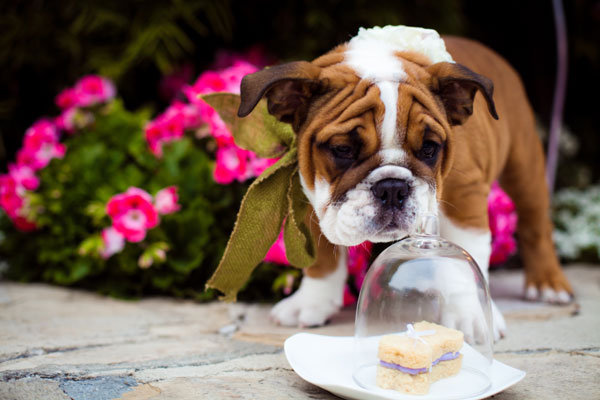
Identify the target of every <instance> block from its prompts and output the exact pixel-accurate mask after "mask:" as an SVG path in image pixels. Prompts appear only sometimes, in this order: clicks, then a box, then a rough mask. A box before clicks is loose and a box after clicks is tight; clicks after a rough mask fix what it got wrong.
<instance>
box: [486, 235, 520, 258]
mask: <svg viewBox="0 0 600 400" xmlns="http://www.w3.org/2000/svg"><path fill="white" fill-rule="evenodd" d="M516 251H517V241H516V240H515V238H514V237H512V236H499V237H495V238H493V240H492V254H491V255H490V264H492V265H495V264H502V263H503V262H505V261H506V260H508V258H509V257H510V256H511V255H512V254H514V253H515V252H516Z"/></svg>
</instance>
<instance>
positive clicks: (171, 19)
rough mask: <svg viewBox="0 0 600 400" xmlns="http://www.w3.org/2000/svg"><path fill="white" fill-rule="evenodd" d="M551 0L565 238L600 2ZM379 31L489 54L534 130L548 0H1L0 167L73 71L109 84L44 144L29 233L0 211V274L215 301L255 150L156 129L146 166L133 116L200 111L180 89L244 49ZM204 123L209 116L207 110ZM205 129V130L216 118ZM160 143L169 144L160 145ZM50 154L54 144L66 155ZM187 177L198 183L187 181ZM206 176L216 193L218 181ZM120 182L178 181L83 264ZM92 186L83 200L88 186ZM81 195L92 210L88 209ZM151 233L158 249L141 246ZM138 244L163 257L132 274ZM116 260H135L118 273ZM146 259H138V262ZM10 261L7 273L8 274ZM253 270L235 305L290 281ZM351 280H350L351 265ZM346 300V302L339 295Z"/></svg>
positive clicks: (587, 117)
mask: <svg viewBox="0 0 600 400" xmlns="http://www.w3.org/2000/svg"><path fill="white" fill-rule="evenodd" d="M564 6H565V12H566V17H567V28H568V34H569V86H568V92H567V101H566V109H565V120H564V121H565V126H566V127H567V126H568V128H566V127H565V131H566V132H567V134H565V135H563V139H562V140H563V143H561V149H562V153H561V163H560V164H559V173H558V181H557V185H558V188H559V189H564V188H568V187H576V188H579V189H581V190H583V191H584V192H581V193H582V195H581V196H582V198H586V199H588V200H589V201H588V200H586V202H584V203H581V202H580V203H577V204H574V203H573V202H571V203H569V205H568V208H569V209H570V210H574V209H578V210H580V211H578V212H579V213H580V214H581V216H580V217H578V218H577V219H576V218H566V217H564V215H566V214H565V213H564V209H565V207H566V206H564V204H566V203H564V202H563V200H564V198H563V197H560V196H559V197H557V202H558V204H557V208H556V209H557V210H559V214H557V215H560V216H558V217H557V227H558V229H559V230H560V231H562V232H564V234H565V235H570V234H571V233H570V232H573V231H572V229H575V228H576V227H579V226H580V225H576V224H575V221H576V220H577V221H581V218H583V219H585V220H586V221H588V222H587V223H588V224H589V223H593V221H595V219H594V218H596V217H594V215H595V214H593V213H592V214H593V215H592V214H589V213H587V214H586V213H585V212H584V211H585V210H586V209H588V208H589V207H590V204H592V205H593V204H597V202H598V201H600V200H598V199H597V196H595V195H594V193H595V192H594V189H593V188H591V189H586V188H589V187H590V185H591V183H593V182H598V181H599V180H600V167H599V165H600V159H599V157H598V150H597V149H598V148H600V135H598V134H597V132H598V129H597V127H598V126H599V125H600V115H599V114H598V112H597V110H596V107H597V106H596V104H595V102H594V101H591V100H590V93H591V94H594V93H598V92H599V91H600V87H599V83H600V81H599V80H598V79H595V76H596V75H597V73H598V71H599V70H600V68H599V67H600V48H599V47H598V45H597V44H598V43H597V38H598V37H600V35H599V33H600V32H599V31H600V2H599V1H593V0H577V1H570V2H565V3H564ZM531 21H535V23H531ZM386 24H407V25H413V26H425V27H429V28H433V29H436V30H438V31H439V32H441V33H446V34H456V35H463V36H468V37H471V38H473V39H476V40H480V41H482V42H483V43H485V44H487V45H489V46H491V47H492V48H494V49H495V50H497V51H498V52H499V53H500V54H502V55H503V56H504V57H506V58H507V59H508V60H509V61H510V62H511V63H512V64H513V66H515V68H516V69H517V70H518V71H519V72H520V74H521V75H522V77H523V80H524V83H525V86H526V88H527V91H528V94H529V96H530V99H531V101H532V104H533V107H534V109H535V110H536V113H537V115H538V118H539V121H540V132H541V135H542V137H545V131H546V127H547V121H549V119H550V118H549V115H550V110H551V99H552V94H553V82H554V76H555V67H554V66H555V65H556V57H555V39H554V23H553V15H552V7H551V4H550V2H549V1H531V2H522V1H520V2H518V1H507V2H495V3H489V2H473V1H468V0H414V1H405V2H397V1H392V0H386V1H366V0H348V1H341V0H328V1H314V0H310V1H305V2H281V1H279V2H275V1H259V2H232V1H228V0H223V1H210V0H186V1H182V0H162V1H155V2H145V1H141V0H130V1H114V0H103V1H98V0H90V1H84V2H82V1H75V0H58V1H52V2H50V1H44V0H35V1H21V0H16V1H12V2H4V3H2V4H0V29H1V31H2V33H3V34H2V35H1V36H0V67H1V68H2V71H3V74H2V75H1V76H0V88H2V90H1V91H0V135H1V136H0V163H1V164H2V165H6V167H2V168H0V173H2V172H6V170H7V168H8V162H9V161H11V160H15V159H16V158H17V151H18V150H19V149H20V148H21V146H22V143H23V136H24V134H25V132H26V131H27V129H28V127H30V126H31V125H32V122H34V121H36V120H38V119H39V118H40V117H43V116H52V115H57V113H58V110H57V108H56V107H55V106H54V105H53V99H54V97H55V95H56V93H59V92H61V91H62V90H63V89H65V87H67V86H68V85H69V84H71V83H72V82H75V81H77V79H78V78H79V77H81V76H83V75H85V74H89V73H96V74H100V75H103V76H106V77H107V78H109V79H111V80H112V81H113V82H114V86H115V87H117V88H118V91H119V98H118V99H117V100H114V101H110V102H108V103H106V104H103V105H98V104H97V105H95V106H92V107H81V108H79V109H78V111H77V113H74V112H73V111H71V114H69V115H66V112H65V111H66V110H65V111H63V114H61V116H62V117H68V118H67V121H71V122H72V123H75V125H77V126H76V130H78V131H79V132H78V134H76V135H72V136H69V135H68V134H64V136H63V137H64V138H65V139H63V140H61V141H60V142H56V145H57V146H58V147H56V148H55V151H56V154H55V156H56V157H57V159H55V160H53V161H48V162H49V165H48V166H47V167H46V168H43V169H42V170H40V171H39V174H38V175H36V178H37V179H40V180H41V184H40V189H39V191H38V192H34V191H31V192H32V193H31V195H28V196H26V198H27V210H28V213H32V214H31V215H29V216H30V217H31V218H34V217H35V210H36V207H38V208H39V209H40V210H41V208H43V209H44V213H42V214H40V216H39V218H40V219H39V221H38V220H36V221H35V226H37V227H38V228H39V229H38V230H36V231H34V232H30V233H28V234H26V233H22V232H17V231H14V229H15V228H14V225H13V224H12V223H11V222H10V221H9V219H8V218H7V217H8V216H7V215H5V216H3V217H2V218H1V222H0V233H1V236H0V240H1V241H2V242H1V243H2V244H1V247H2V254H1V257H2V259H3V260H6V261H8V262H9V263H10V264H11V266H13V270H12V272H11V276H13V277H15V278H19V279H25V280H28V279H43V280H46V281H51V282H56V283H60V284H72V283H77V284H79V285H81V286H86V287H94V288H99V289H100V290H101V291H104V292H111V293H113V294H117V295H126V296H136V295H140V294H142V293H148V292H150V293H154V292H159V293H172V294H176V295H188V296H195V297H198V298H210V297H212V296H213V295H214V294H213V293H208V294H207V293H202V292H201V288H202V283H203V282H204V280H205V279H206V277H207V275H208V274H209V273H210V272H211V269H210V268H199V266H200V265H206V266H212V267H214V266H215V265H216V263H217V261H218V258H219V256H220V253H221V251H222V249H223V247H224V244H225V241H226V238H227V236H228V234H229V232H230V230H231V227H232V225H233V219H234V216H235V210H236V209H237V206H238V204H239V201H240V199H241V196H242V194H243V193H244V191H245V188H246V187H247V184H248V182H247V181H246V179H247V178H250V177H251V175H255V173H250V175H248V176H245V177H243V179H238V178H240V177H242V176H241V175H240V174H242V172H243V171H245V170H243V168H245V167H243V166H245V165H252V162H254V161H253V158H252V155H249V154H247V153H244V152H243V151H238V150H235V149H234V150H232V149H231V148H230V147H228V144H227V143H223V142H222V141H219V140H218V139H217V138H215V137H207V136H206V135H204V136H203V134H202V129H203V128H202V127H200V128H198V127H194V129H193V130H194V131H195V133H193V134H189V135H181V134H180V133H177V132H176V133H173V132H170V133H169V132H167V133H166V134H165V132H166V131H165V130H164V129H163V130H161V129H162V128H161V129H159V131H158V133H159V136H155V137H158V138H159V139H157V140H156V141H155V142H154V144H155V145H157V146H158V147H156V148H155V150H156V149H160V150H161V151H163V155H162V156H161V157H158V158H157V157H156V156H155V155H153V152H152V151H149V150H152V149H151V148H149V147H148V145H149V144H150V145H151V144H152V141H148V140H149V137H151V136H152V133H150V134H149V132H148V127H149V126H150V125H146V123H147V122H148V121H150V120H151V118H152V117H153V116H154V115H156V114H157V112H158V111H160V110H165V111H164V112H163V113H161V114H160V115H159V116H158V117H156V118H155V119H154V120H153V122H154V123H155V124H156V125H160V123H162V122H164V121H169V120H170V118H172V117H173V115H176V116H178V115H179V114H178V113H180V112H184V111H185V109H186V107H188V108H189V107H191V106H194V107H201V106H198V105H194V102H193V101H190V99H189V95H188V96H187V97H186V92H185V91H184V90H183V88H185V87H192V88H193V87H194V85H192V83H193V82H194V79H195V78H196V77H197V76H199V75H201V73H202V72H203V71H207V70H211V69H212V70H222V69H223V68H226V67H229V66H232V65H233V63H234V61H235V60H234V59H235V57H236V56H235V54H236V53H235V52H237V54H240V52H244V57H245V60H246V61H247V62H249V63H250V64H254V65H256V66H258V67H260V66H262V65H260V64H261V63H262V64H263V65H264V64H270V63H273V62H274V60H280V61H290V60H297V59H311V58H313V57H316V56H318V55H320V54H322V53H323V52H325V51H327V50H329V49H330V48H332V47H333V46H335V45H337V44H338V43H341V42H343V41H345V40H347V39H349V38H350V37H351V36H353V35H354V34H355V33H356V32H357V30H358V27H360V26H374V25H386ZM232 50H233V51H234V52H231V51H232ZM268 55H271V56H268ZM199 81H200V79H198V80H197V81H196V83H197V82H199ZM592 98H593V97H592ZM60 107H62V106H60ZM129 110H137V111H129ZM205 111H206V110H205ZM90 118H91V119H90ZM178 118H179V117H176V118H175V119H176V120H178V121H179V119H178ZM203 118H208V119H207V120H206V121H210V118H209V117H207V116H206V115H204V117H203ZM161 121H162V122H161ZM206 121H205V122H206ZM60 123H61V122H60V121H59V120H57V121H56V124H57V125H60ZM206 124H207V125H208V126H210V127H211V129H212V130H213V131H214V128H215V126H214V124H213V125H211V124H210V122H206ZM171 128H173V126H171ZM187 128H189V127H187ZM187 128H184V130H185V129H187ZM59 129H64V127H60V126H59ZM177 129H179V128H177ZM199 131H200V133H199ZM155 133H156V132H155ZM205 133H206V131H205V132H204V134H205ZM162 134H165V136H160V135H162ZM170 135H171V136H170ZM173 135H174V136H173ZM173 137H175V138H176V139H177V140H171V139H172V138H173ZM144 139H146V140H144ZM62 145H66V152H64V153H65V154H64V156H62V155H61V151H62V150H61V146H62ZM63 150H64V149H63ZM155 154H157V153H155ZM60 157H64V158H60ZM219 157H220V158H219ZM218 158H219V159H220V161H221V162H217V161H218V160H217V159H218ZM192 160H193V162H192ZM242 164H243V166H242ZM215 165H220V166H228V167H227V168H225V170H222V171H221V172H222V173H223V174H221V175H218V176H219V177H220V178H219V177H217V176H216V175H215V171H216V169H215ZM263 167H266V166H265V165H263V166H262V167H258V169H257V170H256V173H258V171H260V168H263ZM236 168H237V169H236ZM240 168H241V169H240ZM250 169H252V168H250ZM242 170H243V171H242ZM190 176H193V177H194V179H197V181H196V182H202V185H195V186H194V185H193V184H192V182H190V180H189V177H190ZM25 178H27V177H25ZM25 178H24V179H25ZM29 178H31V177H29ZM107 178H110V179H107ZM215 179H217V181H218V180H219V179H221V183H228V184H227V185H219V184H217V183H216V182H215ZM28 184H29V185H32V182H31V181H28ZM131 186H135V187H141V188H143V189H145V190H146V191H148V193H149V195H154V194H156V193H157V191H158V190H159V189H163V188H165V187H169V186H177V190H178V196H179V203H180V204H181V206H182V208H181V209H180V211H178V212H175V213H173V214H170V215H165V216H164V218H162V217H161V218H162V222H161V223H160V225H159V226H158V227H157V228H154V229H151V230H149V231H148V240H150V241H149V242H148V243H147V247H146V248H144V247H143V246H138V245H133V244H131V243H127V244H126V245H125V246H124V249H123V251H122V252H120V253H118V254H115V255H114V256H113V257H111V258H109V259H108V261H107V262H103V261H102V258H101V257H96V258H94V257H88V256H85V257H84V255H82V254H81V253H82V252H83V253H85V252H86V251H89V250H90V249H93V248H94V246H98V243H100V242H99V241H98V239H99V238H100V236H98V235H99V234H100V232H101V231H102V229H104V228H106V227H107V226H109V225H110V224H109V221H110V219H109V218H108V216H106V215H103V214H102V213H101V212H100V210H103V207H104V206H105V205H106V203H107V202H108V201H109V200H110V198H111V196H114V195H116V194H118V193H123V192H125V191H126V190H127V189H128V188H129V187H131ZM89 188H93V193H89V192H87V191H88V190H89ZM66 191H68V192H69V193H70V194H71V193H72V194H73V196H72V199H71V200H68V201H65V196H64V194H65V193H66ZM92 197H93V199H94V201H91V202H90V201H88V200H90V199H92ZM572 197H573V196H571V197H569V196H567V195H565V198H572ZM69 198H71V195H69ZM495 199H497V200H498V201H497V204H498V209H497V210H498V211H497V215H499V216H500V217H501V220H500V221H501V222H502V221H504V222H503V224H504V225H501V226H500V225H499V226H496V228H495V229H497V230H498V232H506V229H508V228H510V227H511V226H512V225H511V224H513V223H514V219H513V218H512V217H510V213H511V212H512V210H510V207H508V208H506V207H505V206H506V203H505V202H504V201H503V200H502V197H501V196H500V197H495ZM490 201H491V204H493V203H494V201H492V200H490ZM564 201H566V200H564ZM569 201H571V200H569ZM560 210H563V211H560ZM94 212H97V214H94ZM492 212H494V211H493V210H492V209H490V213H492ZM573 212H574V211H573ZM42 215H43V216H42ZM200 220H201V221H202V222H200ZM27 221H28V220H27V219H22V220H20V222H21V223H23V225H22V226H21V228H24V229H27V228H30V229H33V226H32V225H28V224H27ZM578 224H579V223H578ZM186 227H188V228H186ZM507 227H508V228H507ZM574 227H575V228H574ZM186 229H191V230H192V231H193V232H192V231H187V230H186ZM509 230H510V229H509ZM43 232H46V233H43ZM26 235H27V236H26ZM44 235H46V236H44ZM90 235H92V236H93V237H94V238H95V239H94V240H95V242H94V240H90V241H88V242H86V246H83V247H81V243H82V241H85V238H86V237H88V236H90ZM94 235H95V236H94ZM190 235H195V236H197V239H195V240H197V241H198V243H195V242H194V244H193V245H192V244H189V245H188V247H185V248H183V247H180V245H181V243H180V242H181V241H180V239H182V238H185V239H186V240H187V239H188V238H189V237H190ZM165 237H168V238H169V240H165ZM503 237H504V238H505V239H507V238H508V236H506V235H504V236H503ZM558 237H561V236H560V235H558V236H557V238H558ZM563 237H564V236H563ZM153 240H154V241H155V242H156V243H160V245H157V246H158V247H156V246H154V247H153V243H155V242H153ZM162 243H166V245H164V246H163V244H162ZM186 243H187V242H186ZM503 243H504V245H503V246H504V247H502V248H503V249H504V250H502V251H504V253H503V257H501V259H502V261H503V260H504V259H505V258H506V257H504V256H506V255H507V254H509V253H510V252H511V249H513V244H512V242H511V241H510V240H508V239H507V240H505V241H504V242H503ZM565 243H566V242H565ZM569 243H571V242H569ZM39 246H47V247H48V251H43V252H42V251H39V248H40V247H39ZM573 246H575V245H573ZM573 246H571V247H569V249H570V250H563V249H566V247H561V245H560V244H559V246H558V248H559V250H560V251H561V255H562V256H563V257H565V258H566V259H578V258H581V257H584V256H583V254H584V253H585V257H587V258H589V257H590V254H593V251H592V252H591V253H590V252H589V251H585V252H577V251H573V250H572V248H573ZM148 248H151V249H153V250H152V251H154V252H156V251H157V250H161V251H165V252H166V260H165V261H163V260H161V257H155V258H153V262H156V264H155V267H157V265H158V264H160V267H157V268H139V266H138V265H137V261H139V260H140V259H141V257H142V255H143V253H144V251H145V250H147V249H148ZM10 249H12V251H9V250H10ZM36 249H37V250H36ZM95 250H98V249H97V248H96V249H95ZM157 254H162V253H161V252H160V251H158V253H157ZM354 257H355V258H356V259H357V260H362V259H363V258H364V255H362V253H360V252H359V253H357V254H356V255H355V256H354ZM124 260H135V263H133V265H129V264H131V263H129V261H128V262H127V263H126V262H125V261H124ZM144 260H146V261H145V262H146V263H147V262H148V257H146V258H144ZM274 260H278V258H277V257H276V256H275V258H274ZM361 262H362V261H361ZM128 263H129V264H128ZM125 264H128V266H125ZM15 265H18V266H19V267H17V269H14V266H15ZM134 267H135V268H134ZM161 271H162V272H161ZM254 277H255V281H254V283H253V284H250V285H249V286H248V287H247V289H246V292H244V293H242V295H241V297H242V298H244V296H248V298H255V299H260V298H264V296H265V293H269V292H270V290H269V289H270V288H274V289H276V292H277V293H278V294H277V295H276V296H279V295H281V294H282V292H289V291H290V290H291V288H292V287H293V285H296V284H297V281H298V279H295V278H297V273H295V272H290V270H284V269H282V268H281V267H280V266H278V265H277V264H275V263H265V264H264V265H263V266H262V267H261V268H259V269H258V270H257V272H256V274H255V275H254ZM356 277H357V278H356V280H357V282H360V271H358V272H357V274H356ZM120 285H121V286H120ZM357 285H358V284H357ZM265 288H266V290H265ZM347 295H348V296H347V297H348V298H349V299H351V295H352V293H347ZM268 297H269V298H272V297H273V296H272V295H268Z"/></svg>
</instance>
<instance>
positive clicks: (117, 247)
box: [100, 226, 125, 259]
mask: <svg viewBox="0 0 600 400" xmlns="http://www.w3.org/2000/svg"><path fill="white" fill-rule="evenodd" d="M123 248H125V237H124V236H123V235H122V234H121V233H119V231H117V230H116V229H115V228H114V227H113V226H110V227H108V228H104V229H103V230H102V249H101V250H100V255H101V256H102V258H104V259H107V258H110V257H111V256H112V255H113V254H116V253H119V252H120V251H121V250H123Z"/></svg>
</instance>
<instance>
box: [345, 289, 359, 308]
mask: <svg viewBox="0 0 600 400" xmlns="http://www.w3.org/2000/svg"><path fill="white" fill-rule="evenodd" d="M354 303H356V296H355V295H354V294H353V293H352V292H351V291H350V288H348V285H346V286H344V307H346V306H351V305H353V304H354Z"/></svg>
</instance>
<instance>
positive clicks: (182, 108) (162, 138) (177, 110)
mask: <svg viewBox="0 0 600 400" xmlns="http://www.w3.org/2000/svg"><path fill="white" fill-rule="evenodd" d="M200 124H201V117H200V115H199V112H198V110H197V108H196V106H195V105H193V104H184V103H181V102H175V103H173V104H172V105H171V106H169V108H167V109H166V110H165V112H163V113H162V114H160V115H159V116H158V117H156V118H155V119H154V120H152V121H150V122H149V123H148V124H147V125H146V128H145V135H146V141H147V142H148V147H149V148H150V151H152V153H154V155H155V156H157V157H161V156H162V146H163V144H166V143H169V142H172V141H174V140H178V139H181V138H182V137H183V135H184V133H185V131H186V130H188V129H193V128H195V127H197V126H198V125H200Z"/></svg>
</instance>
